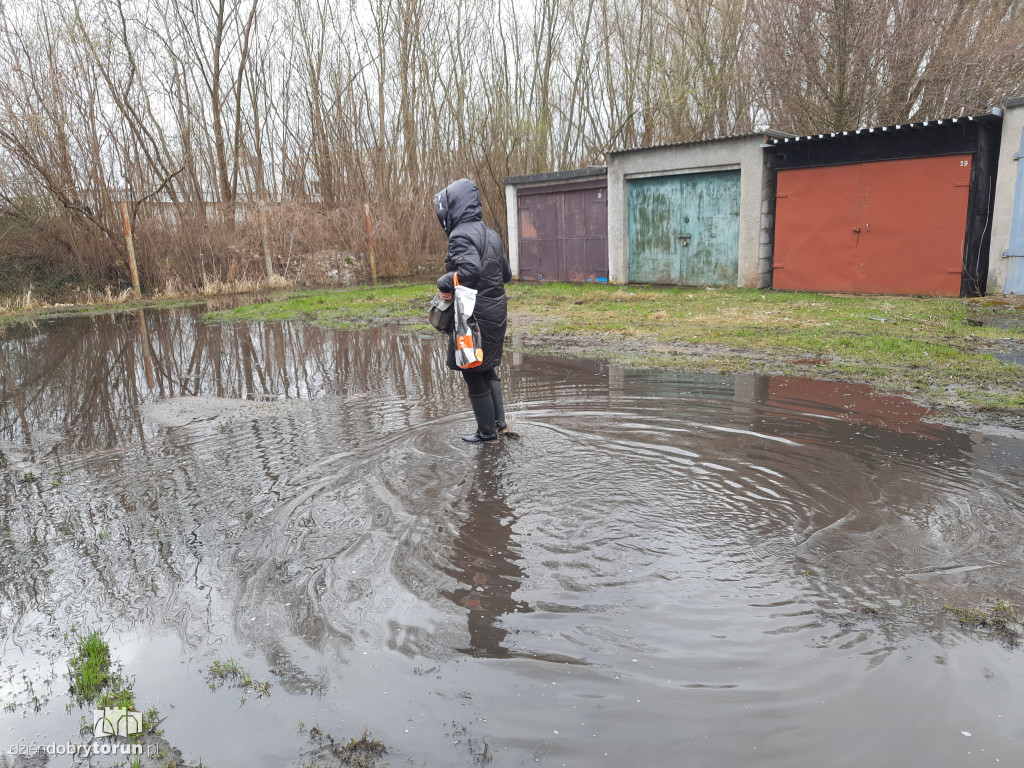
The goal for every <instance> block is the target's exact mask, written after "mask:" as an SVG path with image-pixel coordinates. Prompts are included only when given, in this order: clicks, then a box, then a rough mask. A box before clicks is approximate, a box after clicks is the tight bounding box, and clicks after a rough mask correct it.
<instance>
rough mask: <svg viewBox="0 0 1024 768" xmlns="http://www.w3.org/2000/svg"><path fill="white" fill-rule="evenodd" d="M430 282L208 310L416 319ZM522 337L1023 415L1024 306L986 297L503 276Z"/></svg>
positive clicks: (234, 316) (421, 320)
mask: <svg viewBox="0 0 1024 768" xmlns="http://www.w3.org/2000/svg"><path fill="white" fill-rule="evenodd" d="M433 292H434V287H433V284H431V283H424V284H418V285H417V284H413V285H395V286H386V287H380V286H377V287H372V288H358V289H351V290H343V291H313V292H302V293H297V294H293V295H291V296H288V297H286V298H284V299H282V300H279V301H264V302H258V303H254V304H250V305H247V306H244V307H239V308H238V309H235V310H230V311H225V312H214V313H211V314H209V315H207V318H206V319H207V320H208V321H211V322H231V321H241V320H280V319H286V318H300V319H302V320H305V321H307V322H310V323H314V324H317V325H326V326H331V327H358V326H365V325H372V324H379V323H385V322H387V323H392V322H400V323H405V324H409V325H413V326H417V327H425V318H426V310H427V305H428V303H429V300H430V297H431V296H432V295H433ZM508 294H509V299H510V301H509V311H510V313H511V316H512V317H511V322H510V329H511V331H512V332H513V333H514V334H517V335H518V336H520V337H521V338H523V339H524V340H525V341H527V342H528V343H529V344H530V345H531V346H534V347H537V346H540V347H542V348H546V349H550V350H552V351H557V352H559V353H562V354H567V353H568V354H575V355H579V356H586V357H595V358H601V359H606V360H611V361H614V362H621V363H624V364H632V365H647V366H656V367H667V368H686V369H692V370H705V371H720V372H725V373H741V372H757V373H771V374H784V375H802V376H812V377H815V378H835V379H843V380H849V381H859V382H864V383H867V384H871V385H873V386H876V387H879V388H883V389H888V390H892V391H902V392H908V393H911V394H912V395H914V396H916V397H917V398H918V399H921V400H924V401H927V402H929V403H930V404H932V405H940V406H941V405H945V406H947V407H951V408H964V407H965V408H969V409H973V410H975V411H978V410H985V411H998V412H1003V413H1006V414H1007V415H1010V416H1014V417H1019V416H1024V367H1022V366H1019V365H1015V364H1013V363H1007V362H1002V361H1000V360H999V359H997V358H996V356H995V353H997V352H1005V351H1009V352H1012V353H1024V307H1022V306H1020V305H1012V304H1001V303H998V302H993V301H990V300H981V301H977V300H963V299H956V298H921V297H900V296H850V295H831V294H813V293H788V292H776V291H761V290H754V289H741V288H720V289H715V290H709V289H703V288H663V287H654V286H635V285H627V286H616V285H594V284H584V285H575V284H566V283H543V284H514V285H510V286H509V287H508Z"/></svg>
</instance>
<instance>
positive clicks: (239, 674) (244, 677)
mask: <svg viewBox="0 0 1024 768" xmlns="http://www.w3.org/2000/svg"><path fill="white" fill-rule="evenodd" d="M206 678H207V682H208V683H209V686H210V690H211V691H216V690H217V689H218V688H221V687H223V686H225V685H227V686H230V687H232V688H241V689H242V690H243V692H244V693H243V695H242V703H243V704H244V703H245V694H252V693H254V694H256V697H257V698H263V697H264V696H269V695H270V681H268V680H254V679H253V677H252V675H250V674H249V673H248V672H246V671H245V669H243V668H242V667H241V666H240V665H239V663H238V662H237V661H235V660H234V659H228V660H227V661H219V660H218V661H215V662H213V664H211V665H210V668H209V670H207V673H206Z"/></svg>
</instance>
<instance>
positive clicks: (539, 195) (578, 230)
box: [519, 181, 608, 283]
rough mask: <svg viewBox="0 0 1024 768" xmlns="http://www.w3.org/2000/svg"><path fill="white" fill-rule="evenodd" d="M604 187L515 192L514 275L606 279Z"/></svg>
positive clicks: (526, 277) (606, 238)
mask: <svg viewBox="0 0 1024 768" xmlns="http://www.w3.org/2000/svg"><path fill="white" fill-rule="evenodd" d="M607 191H608V188H607V186H606V184H605V183H604V182H603V181H602V182H601V185H600V186H593V185H592V186H589V187H588V188H582V189H581V188H579V187H578V186H576V187H573V188H558V189H552V188H550V187H548V188H546V189H544V190H538V191H537V192H533V191H532V190H520V192H519V277H520V278H521V279H523V280H560V281H564V282H574V283H582V282H606V281H607V280H608V194H607Z"/></svg>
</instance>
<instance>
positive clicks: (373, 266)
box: [363, 203, 377, 285]
mask: <svg viewBox="0 0 1024 768" xmlns="http://www.w3.org/2000/svg"><path fill="white" fill-rule="evenodd" d="M363 217H364V218H365V219H366V240H367V242H368V243H369V250H370V279H372V280H373V283H374V285H376V284H377V260H376V257H375V255H374V252H373V225H372V224H370V204H369V203H363Z"/></svg>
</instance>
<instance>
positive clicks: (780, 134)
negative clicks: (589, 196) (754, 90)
mask: <svg viewBox="0 0 1024 768" xmlns="http://www.w3.org/2000/svg"><path fill="white" fill-rule="evenodd" d="M794 136H795V134H792V133H785V132H784V131H776V130H772V129H771V128H768V129H766V130H763V131H755V132H754V133H737V134H733V135H730V136H718V137H716V138H713V139H691V140H690V141H670V142H668V143H666V144H650V145H648V146H645V147H632V148H631V149H610V150H608V151H607V152H605V156H608V155H624V154H626V153H627V152H642V151H644V150H647V149H666V148H669V147H686V146H695V145H697V144H712V143H714V142H716V141H729V140H731V139H761V140H763V141H767V140H768V139H770V138H786V137H794Z"/></svg>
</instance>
